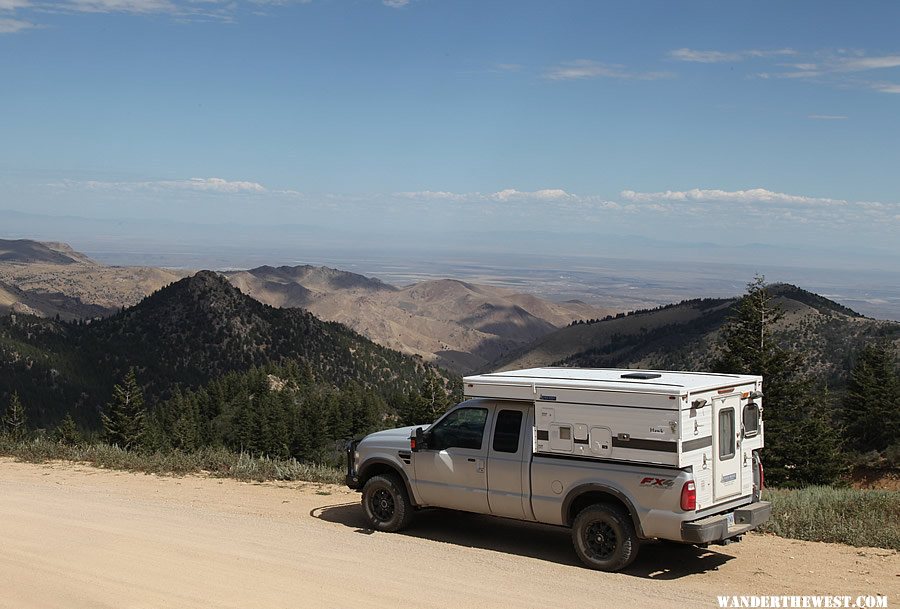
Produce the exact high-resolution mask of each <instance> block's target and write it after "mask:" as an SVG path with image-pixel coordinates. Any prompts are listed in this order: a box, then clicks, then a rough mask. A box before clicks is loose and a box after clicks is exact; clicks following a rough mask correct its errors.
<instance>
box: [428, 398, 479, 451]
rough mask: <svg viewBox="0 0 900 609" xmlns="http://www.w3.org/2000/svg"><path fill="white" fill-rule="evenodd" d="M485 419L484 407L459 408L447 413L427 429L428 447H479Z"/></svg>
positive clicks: (437, 448)
mask: <svg viewBox="0 0 900 609" xmlns="http://www.w3.org/2000/svg"><path fill="white" fill-rule="evenodd" d="M486 421H487V410H486V409H484V408H459V409H458V410H454V411H453V412H451V413H450V414H448V415H447V416H446V417H444V419H443V420H442V421H441V422H440V423H437V424H436V425H435V426H434V427H433V428H432V429H429V430H428V435H429V436H430V438H429V440H428V448H429V449H431V450H444V449H446V448H454V447H456V448H471V449H474V450H478V449H479V448H481V440H482V437H483V436H484V424H485V422H486Z"/></svg>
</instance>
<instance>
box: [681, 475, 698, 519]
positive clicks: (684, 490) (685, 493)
mask: <svg viewBox="0 0 900 609" xmlns="http://www.w3.org/2000/svg"><path fill="white" fill-rule="evenodd" d="M681 509H682V510H684V511H685V512H693V511H694V510H696V509H697V487H696V486H694V481H693V480H689V481H687V482H685V483H684V486H682V487H681Z"/></svg>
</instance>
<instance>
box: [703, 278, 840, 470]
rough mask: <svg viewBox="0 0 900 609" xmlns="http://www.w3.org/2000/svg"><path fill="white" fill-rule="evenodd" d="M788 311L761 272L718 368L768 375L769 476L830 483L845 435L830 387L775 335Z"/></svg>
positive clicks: (740, 307) (737, 311) (729, 325)
mask: <svg viewBox="0 0 900 609" xmlns="http://www.w3.org/2000/svg"><path fill="white" fill-rule="evenodd" d="M783 316H784V313H783V312H782V311H781V309H780V308H779V307H778V306H777V304H776V303H775V302H774V299H773V297H772V295H771V293H770V292H769V290H768V289H767V287H766V283H765V278H764V277H762V276H759V275H758V276H756V277H754V278H753V281H751V282H750V283H749V284H748V285H747V294H746V295H745V296H744V297H743V298H741V299H740V300H739V301H738V303H737V304H736V305H735V307H734V309H733V312H732V315H731V317H730V318H729V320H728V321H727V322H726V324H725V325H724V326H723V328H722V333H721V343H720V356H719V358H718V360H717V361H716V363H715V364H714V369H715V371H717V372H725V373H732V374H758V375H761V376H762V377H763V392H764V394H765V396H764V398H763V406H764V412H765V415H764V420H765V433H766V438H765V442H766V448H765V451H764V453H763V461H764V463H765V465H766V479H767V480H770V481H771V482H772V483H774V484H780V485H785V486H801V485H805V484H829V483H831V482H833V481H834V480H835V479H836V478H837V476H838V474H839V473H840V470H841V467H842V463H843V458H842V456H841V451H840V439H839V438H840V436H839V434H838V431H837V428H836V427H835V425H834V423H833V421H832V416H831V412H830V407H829V404H828V401H827V396H826V394H825V393H824V392H819V393H818V394H817V393H816V392H815V391H814V389H813V383H812V381H811V380H810V379H809V378H807V377H806V375H805V374H804V373H803V359H802V357H801V356H800V354H798V353H795V352H793V351H790V350H787V349H784V348H783V347H781V346H780V345H779V344H778V343H777V342H776V340H775V339H774V337H773V335H772V331H773V327H774V325H775V324H776V323H777V322H778V321H779V320H781V319H782V317H783Z"/></svg>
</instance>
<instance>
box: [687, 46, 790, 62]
mask: <svg viewBox="0 0 900 609" xmlns="http://www.w3.org/2000/svg"><path fill="white" fill-rule="evenodd" d="M796 53H797V52H796V51H795V50H794V49H747V50H743V51H699V50H696V49H687V48H683V49H675V50H673V51H669V57H670V58H671V59H675V60H678V61H690V62H694V63H724V62H735V61H743V60H745V59H752V58H767V57H783V56H787V55H795V54H796Z"/></svg>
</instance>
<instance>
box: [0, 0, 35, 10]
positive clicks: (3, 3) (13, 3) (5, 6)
mask: <svg viewBox="0 0 900 609" xmlns="http://www.w3.org/2000/svg"><path fill="white" fill-rule="evenodd" d="M28 6H31V4H30V3H29V2H28V0H0V11H14V10H16V9H18V8H26V7H28Z"/></svg>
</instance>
